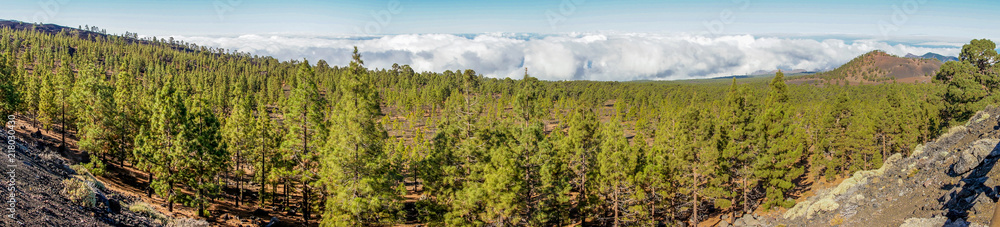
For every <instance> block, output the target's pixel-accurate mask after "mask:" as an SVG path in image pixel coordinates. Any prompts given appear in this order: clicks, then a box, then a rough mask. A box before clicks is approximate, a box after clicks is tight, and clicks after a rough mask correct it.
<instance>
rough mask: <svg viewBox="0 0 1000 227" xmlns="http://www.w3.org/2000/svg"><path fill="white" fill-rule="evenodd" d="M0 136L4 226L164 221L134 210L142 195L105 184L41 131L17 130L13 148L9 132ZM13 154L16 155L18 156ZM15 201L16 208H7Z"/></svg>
mask: <svg viewBox="0 0 1000 227" xmlns="http://www.w3.org/2000/svg"><path fill="white" fill-rule="evenodd" d="M4 131H6V130H4ZM0 138H4V139H3V144H4V146H3V147H4V150H3V151H4V152H3V153H4V158H2V159H0V169H2V170H3V171H2V172H3V174H2V175H3V185H4V186H3V188H2V190H0V196H2V197H3V199H2V200H3V201H4V202H3V205H2V206H3V208H2V210H0V213H2V214H3V216H0V226H161V223H163V222H162V221H157V220H154V219H153V218H149V217H147V216H148V215H147V214H145V213H143V211H142V210H137V211H138V212H136V211H132V210H130V209H129V208H130V207H131V206H130V205H132V204H136V202H137V201H139V200H138V199H137V198H135V197H129V196H125V195H122V194H121V193H118V192H115V191H113V190H109V189H107V188H104V187H103V185H102V184H101V183H100V182H99V181H96V180H94V178H93V175H90V174H89V173H82V172H81V171H77V170H74V168H72V167H71V166H70V165H69V161H67V160H66V159H65V158H64V157H62V155H60V154H58V152H55V151H54V150H56V149H54V147H55V146H53V143H52V142H51V141H47V140H46V138H42V137H41V136H40V135H39V134H35V135H24V134H21V133H17V136H16V137H15V138H16V139H14V140H13V141H14V147H15V149H14V152H13V153H8V150H7V148H8V141H7V138H8V137H7V134H4V133H3V132H0ZM8 154H11V155H12V156H7V155H8ZM8 157H13V158H14V160H13V162H11V160H9V159H8ZM77 169H80V168H79V167H77ZM9 171H13V172H14V178H13V179H14V180H13V185H10V184H9V183H10V179H11V178H10V175H9V173H10V172H9ZM67 185H70V186H78V187H75V188H74V187H70V186H67ZM9 186H13V187H9ZM10 189H13V191H10ZM12 194H13V196H14V200H13V201H11V200H10V196H11V195H12ZM73 196H76V197H73ZM11 205H13V208H14V209H12V210H11V209H8V208H11Z"/></svg>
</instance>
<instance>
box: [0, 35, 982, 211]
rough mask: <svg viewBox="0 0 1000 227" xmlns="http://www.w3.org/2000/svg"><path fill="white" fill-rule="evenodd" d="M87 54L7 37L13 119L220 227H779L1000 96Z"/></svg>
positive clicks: (3, 68) (3, 88)
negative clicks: (251, 209) (787, 212)
mask: <svg viewBox="0 0 1000 227" xmlns="http://www.w3.org/2000/svg"><path fill="white" fill-rule="evenodd" d="M80 32H81V31H79V30H73V29H65V30H62V31H61V32H58V33H53V32H50V31H47V30H33V29H19V30H11V29H9V28H0V54H2V55H0V60H2V61H0V78H3V80H0V97H2V98H3V99H2V100H3V102H2V104H0V110H2V111H5V112H16V113H17V114H20V115H22V116H24V117H25V118H26V119H30V120H29V121H30V122H31V123H32V124H37V125H39V128H43V129H45V130H54V131H57V132H59V133H62V134H65V133H71V134H74V133H75V135H77V136H79V137H80V143H79V144H78V145H77V147H76V149H80V150H81V151H84V152H87V153H88V154H91V155H93V156H94V158H92V162H95V163H97V162H100V163H103V164H102V165H114V166H119V167H123V166H130V167H131V166H134V167H135V168H137V169H139V170H142V171H144V172H147V173H149V174H148V178H147V179H143V180H142V183H141V184H143V185H144V186H143V187H144V190H146V191H147V193H148V194H149V195H152V194H154V193H155V194H156V195H157V196H158V197H160V198H163V199H164V200H165V201H166V204H168V205H167V206H168V209H172V207H173V206H175V204H180V205H184V206H189V207H196V208H197V209H198V211H199V212H198V214H199V215H202V216H210V215H217V214H214V213H212V212H211V211H212V210H213V208H212V206H213V204H214V205H215V206H219V204H222V202H223V200H234V201H231V202H234V203H236V204H243V205H244V206H259V207H263V205H265V204H269V205H273V206H276V207H278V208H277V209H278V210H274V212H286V213H295V214H297V215H301V216H299V219H300V221H302V222H308V223H311V224H319V225H324V226H362V225H391V224H402V223H414V222H421V223H435V224H447V225H455V226H468V225H472V226H482V225H519V226H520V225H523V226H551V225H567V224H572V223H586V224H594V225H607V226H634V225H651V224H657V223H669V224H673V223H677V222H690V223H697V222H699V221H700V220H704V219H705V218H707V217H709V216H710V215H713V214H719V213H731V214H734V215H730V217H732V216H736V215H738V214H742V213H747V212H753V211H755V210H759V209H763V210H767V209H778V208H779V207H786V208H787V207H791V206H793V205H794V204H795V200H794V199H795V198H796V195H797V194H796V193H795V192H797V191H802V190H806V188H805V186H804V185H807V184H806V183H807V182H818V181H828V180H833V179H836V178H839V177H843V176H848V175H850V174H852V173H853V172H855V171H859V170H867V169H874V168H878V167H880V165H881V163H882V160H883V159H884V158H885V157H888V156H889V155H891V154H895V153H903V154H907V153H909V152H911V151H912V150H913V149H914V147H916V146H917V145H918V144H920V143H923V142H926V141H928V140H930V139H931V138H934V137H935V136H937V135H938V134H940V133H941V129H943V128H946V127H947V126H949V125H952V124H957V123H961V122H963V121H965V120H966V119H968V116H969V115H970V113H971V111H974V110H976V109H977V108H981V107H982V106H984V105H986V104H988V103H995V97H997V96H998V95H997V93H996V92H994V90H995V87H996V86H997V84H998V83H997V82H996V81H994V80H995V79H994V78H997V77H996V76H997V75H996V70H995V69H996V52H995V51H993V50H994V49H995V48H994V47H995V46H992V47H991V45H993V43H992V42H990V41H988V40H974V41H973V42H972V43H971V44H970V45H967V46H966V48H964V49H963V52H962V61H958V62H948V63H946V64H945V65H944V67H942V70H941V73H939V74H938V75H937V77H936V78H937V79H936V81H940V82H938V83H925V84H910V83H907V84H903V83H882V84H879V85H861V86H821V87H817V86H811V85H791V84H786V79H785V78H784V76H783V73H782V72H778V73H776V75H775V76H774V77H772V78H766V79H762V78H750V79H741V80H735V79H734V80H732V81H725V80H716V81H714V82H707V83H698V84H690V83H685V82H592V81H540V80H538V79H535V78H533V77H531V76H530V75H529V73H530V72H529V71H526V73H525V75H524V77H523V78H521V79H519V80H513V79H510V78H505V79H494V78H487V77H483V76H482V75H479V74H477V73H476V72H475V71H473V70H464V71H462V70H456V71H450V70H449V71H445V72H440V73H437V72H415V71H414V70H413V69H412V68H410V67H409V66H406V65H402V66H400V65H394V66H393V67H391V68H388V69H369V68H366V67H365V65H364V61H363V60H362V57H363V56H360V55H359V54H357V51H355V54H354V58H353V60H352V62H349V63H343V64H347V65H348V66H347V67H338V66H333V67H331V66H330V65H329V63H327V62H325V61H323V60H319V61H317V62H316V64H315V65H313V64H310V63H309V62H308V61H279V60H277V59H274V58H271V57H261V56H250V55H249V54H246V53H237V52H230V51H227V50H222V49H216V48H208V47H199V46H196V45H193V44H186V43H179V42H177V41H173V40H163V39H160V40H155V39H143V40H137V39H136V37H135V36H118V35H86V34H91V33H85V35H82V36H83V37H85V38H81V35H80ZM991 51H992V52H991ZM861 73H862V74H863V73H864V72H861ZM69 146H73V145H72V144H70V145H69ZM70 148H72V147H70ZM93 166H100V165H93ZM234 190H235V191H236V193H224V192H229V191H234ZM226 194H235V196H226ZM411 195H417V196H411ZM215 210H218V209H215Z"/></svg>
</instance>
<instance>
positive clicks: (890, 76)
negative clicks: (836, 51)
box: [788, 50, 942, 85]
mask: <svg viewBox="0 0 1000 227" xmlns="http://www.w3.org/2000/svg"><path fill="white" fill-rule="evenodd" d="M941 65H942V63H941V61H939V60H937V59H915V58H903V57H898V56H894V55H890V54H887V53H885V52H882V51H877V50H876V51H872V52H869V53H867V54H864V55H861V56H858V57H857V58H854V60H851V61H850V62H847V64H844V65H843V66H840V67H839V68H837V69H834V70H832V71H828V72H822V73H817V74H813V75H808V76H802V77H799V78H792V79H791V80H789V81H788V82H789V83H793V84H845V83H847V84H855V85H856V84H880V83H891V82H893V81H895V82H899V83H927V82H930V81H931V79H932V78H933V77H934V74H935V73H937V70H938V69H940V68H941Z"/></svg>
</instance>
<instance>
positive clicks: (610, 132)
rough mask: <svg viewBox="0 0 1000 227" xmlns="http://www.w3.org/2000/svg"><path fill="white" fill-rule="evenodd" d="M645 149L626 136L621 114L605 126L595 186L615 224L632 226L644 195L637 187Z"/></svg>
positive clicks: (596, 163) (597, 155)
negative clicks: (638, 147) (632, 142)
mask: <svg viewBox="0 0 1000 227" xmlns="http://www.w3.org/2000/svg"><path fill="white" fill-rule="evenodd" d="M640 152H641V151H638V150H634V149H633V147H632V146H629V144H628V140H626V139H625V135H624V131H623V130H622V128H621V116H620V115H619V116H618V117H615V119H614V120H611V122H608V123H606V124H603V125H602V128H601V144H600V150H599V152H598V153H597V154H596V158H595V163H594V164H595V167H596V168H595V173H596V174H595V175H596V177H595V180H596V182H595V185H596V187H595V189H597V191H596V195H599V197H601V200H600V207H601V208H602V210H605V211H606V212H608V213H611V214H613V219H612V226H631V225H635V224H636V223H635V222H636V221H638V220H634V219H633V217H635V216H637V215H636V214H634V213H635V212H636V211H637V209H636V208H637V207H639V205H641V204H639V201H640V200H641V199H637V198H635V197H636V196H639V197H641V196H644V195H643V194H642V193H641V192H639V191H638V190H637V189H638V187H637V182H635V179H636V178H634V176H636V175H637V171H638V170H639V169H641V168H642V166H641V164H640V161H641V159H642V157H641V155H640Z"/></svg>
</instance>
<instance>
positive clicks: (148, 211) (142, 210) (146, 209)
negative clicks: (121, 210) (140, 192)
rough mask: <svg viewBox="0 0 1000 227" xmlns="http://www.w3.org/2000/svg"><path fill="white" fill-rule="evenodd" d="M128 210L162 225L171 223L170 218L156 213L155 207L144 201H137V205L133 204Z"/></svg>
mask: <svg viewBox="0 0 1000 227" xmlns="http://www.w3.org/2000/svg"><path fill="white" fill-rule="evenodd" d="M128 210H130V211H132V212H135V213H137V214H140V215H142V216H146V217H148V218H150V219H153V220H155V221H159V222H160V224H163V223H170V217H167V216H166V215H163V213H160V212H159V211H156V209H153V207H152V206H150V205H149V204H148V203H145V202H142V201H137V202H135V203H132V205H129V206H128Z"/></svg>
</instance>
